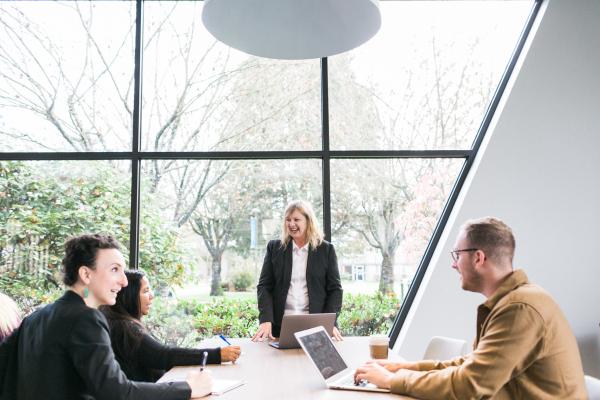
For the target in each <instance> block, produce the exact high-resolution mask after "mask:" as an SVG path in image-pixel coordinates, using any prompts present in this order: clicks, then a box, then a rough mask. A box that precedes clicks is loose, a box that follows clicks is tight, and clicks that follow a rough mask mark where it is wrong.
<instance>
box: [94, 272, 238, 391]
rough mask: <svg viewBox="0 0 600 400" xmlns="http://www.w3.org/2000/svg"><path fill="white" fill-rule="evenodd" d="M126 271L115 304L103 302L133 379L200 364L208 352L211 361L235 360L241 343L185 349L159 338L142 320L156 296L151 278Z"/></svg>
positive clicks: (112, 336) (114, 342) (125, 367)
mask: <svg viewBox="0 0 600 400" xmlns="http://www.w3.org/2000/svg"><path fill="white" fill-rule="evenodd" d="M125 275H126V276H127V281H128V282H129V284H128V285H127V287H125V288H123V289H122V290H121V291H120V292H119V294H117V301H116V303H115V304H114V305H112V306H110V307H108V306H103V307H101V311H102V312H103V313H104V315H105V316H106V319H107V320H108V326H109V328H110V341H111V344H112V348H113V351H114V352H115V357H116V358H117V361H118V362H119V364H120V365H121V369H123V372H125V375H127V377H128V378H129V379H132V380H135V381H143V382H156V381H157V380H158V379H159V378H160V377H161V376H162V375H163V374H164V373H165V370H167V369H169V368H172V367H174V366H176V365H199V364H200V363H201V361H202V356H203V353H204V352H206V353H207V354H208V358H207V362H208V363H209V364H220V363H221V362H227V361H235V360H237V358H238V357H239V356H240V347H239V346H227V347H223V348H219V347H216V348H213V349H185V348H179V347H169V346H165V345H163V344H162V343H160V342H158V341H157V340H156V339H154V338H153V337H152V335H151V334H150V333H149V332H148V330H147V329H146V327H145V326H144V325H143V324H142V321H141V318H142V317H143V316H144V315H148V313H149V311H150V306H151V304H152V299H153V298H154V295H153V294H152V289H151V288H150V283H149V282H148V278H147V277H146V274H145V273H144V272H143V271H140V270H135V271H127V272H125Z"/></svg>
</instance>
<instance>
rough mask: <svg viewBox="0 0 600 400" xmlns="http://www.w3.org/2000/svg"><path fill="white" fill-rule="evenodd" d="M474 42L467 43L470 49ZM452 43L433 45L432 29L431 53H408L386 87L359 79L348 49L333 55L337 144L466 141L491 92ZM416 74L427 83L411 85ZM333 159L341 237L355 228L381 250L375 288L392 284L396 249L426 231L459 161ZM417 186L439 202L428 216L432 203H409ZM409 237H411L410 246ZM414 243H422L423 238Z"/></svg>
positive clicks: (386, 289) (389, 288) (416, 197)
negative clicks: (410, 61) (406, 62)
mask: <svg viewBox="0 0 600 400" xmlns="http://www.w3.org/2000/svg"><path fill="white" fill-rule="evenodd" d="M476 46H477V43H473V44H472V47H471V51H472V52H474V51H475V48H476ZM451 48H452V46H439V45H438V43H437V41H436V37H435V36H433V37H432V39H431V47H430V53H429V54H427V53H423V52H417V53H415V54H414V56H413V57H412V58H411V59H413V60H415V61H414V62H415V64H417V65H418V68H417V67H416V66H415V65H414V64H413V65H407V66H406V67H405V68H406V70H405V71H402V72H400V73H398V79H399V82H397V83H396V84H394V85H390V86H389V87H388V88H381V87H377V85H376V83H374V82H370V81H368V80H367V81H366V82H365V81H363V82H362V83H358V81H357V78H356V77H355V76H354V74H353V73H352V72H351V71H352V66H351V64H352V59H351V58H350V56H348V58H346V59H344V58H343V57H344V56H338V59H337V60H336V62H337V63H338V64H339V65H338V66H337V67H338V68H337V69H338V70H339V73H338V74H336V76H335V78H336V79H335V80H334V81H333V82H332V84H331V85H332V92H334V91H335V93H337V94H336V96H337V97H339V99H338V100H337V102H338V103H339V104H341V106H340V105H338V106H337V107H338V111H339V112H340V114H341V116H338V118H337V119H332V127H331V128H330V131H331V132H343V133H344V135H343V136H341V135H339V136H337V137H335V140H337V142H336V143H337V146H340V147H342V148H362V149H371V148H381V149H415V148H431V149H439V148H445V147H448V146H450V147H459V146H461V145H464V143H465V141H466V138H468V137H472V136H473V131H472V130H473V129H475V128H476V126H477V125H475V124H476V123H477V121H478V118H479V119H480V118H481V116H482V115H481V112H482V110H484V109H485V106H486V105H487V104H488V102H489V99H490V98H491V94H492V90H493V82H492V81H491V79H489V77H482V76H481V75H480V74H478V73H477V72H478V71H479V70H480V69H482V68H481V66H480V65H479V64H478V61H477V60H475V59H472V60H469V59H467V60H466V61H465V60H456V58H454V57H450V56H449V55H448V54H446V53H445V52H446V51H449V50H451ZM427 64H431V65H429V66H428V65H427ZM420 71H421V72H420ZM420 73H421V75H419V74H420ZM423 74H425V76H423ZM428 75H429V76H428ZM415 81H421V82H428V83H429V84H430V86H428V87H427V88H426V90H417V88H416V87H415V83H414V82H415ZM336 90H337V91H336ZM474 110H475V111H474ZM366 121H368V122H366ZM337 163H338V165H337V166H336V168H335V169H333V168H332V171H333V173H332V174H333V175H332V186H333V188H332V207H333V209H332V214H333V219H334V221H336V223H335V224H334V231H335V232H337V233H338V235H339V237H341V238H342V240H343V238H344V236H349V237H350V238H352V235H349V232H350V231H354V232H356V233H358V234H359V235H360V236H361V237H362V238H363V239H364V241H365V242H366V243H367V244H368V245H369V246H371V247H372V248H374V249H376V250H377V251H378V252H379V254H380V255H381V267H380V281H379V291H380V292H382V293H390V292H393V291H394V283H395V278H394V264H395V258H396V254H397V252H398V249H399V248H400V246H401V245H402V242H403V241H404V240H405V239H406V237H407V232H408V233H409V234H410V235H415V236H417V237H420V238H422V237H423V236H426V237H427V238H429V237H430V236H431V232H432V231H433V228H434V226H435V223H436V222H437V218H438V217H439V213H440V212H441V210H442V206H441V205H442V202H443V201H444V200H445V198H446V197H447V195H448V193H449V190H450V188H451V184H452V183H453V182H454V180H455V177H456V176H457V173H458V168H457V165H456V164H455V163H453V162H452V161H451V162H439V161H436V160H434V159H429V160H428V159H419V160H408V159H406V160H403V159H393V158H389V159H380V160H353V161H352V162H351V163H352V164H351V165H350V162H347V161H345V160H343V161H339V162H337ZM356 171H360V176H361V177H360V178H356V177H355V175H356ZM335 182H344V186H345V187H343V188H342V187H335V185H336V184H335ZM423 193H429V194H431V193H435V195H436V196H438V197H437V198H435V199H431V198H430V200H431V201H432V202H434V204H436V205H438V206H439V207H437V208H436V209H435V213H434V216H433V218H432V215H431V214H432V208H431V207H416V206H415V202H418V201H421V199H422V198H423V197H424V195H423ZM409 210H410V212H408V211H409ZM419 213H420V214H419ZM423 221H426V222H427V223H423ZM415 243H416V242H415V240H412V245H413V246H414V244H415ZM420 243H421V245H422V246H423V248H424V245H425V244H426V243H427V241H425V242H424V243H423V241H421V242H420Z"/></svg>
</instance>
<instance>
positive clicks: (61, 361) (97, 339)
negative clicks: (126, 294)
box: [13, 291, 191, 400]
mask: <svg viewBox="0 0 600 400" xmlns="http://www.w3.org/2000/svg"><path fill="white" fill-rule="evenodd" d="M19 331H20V332H19V340H18V348H17V353H18V354H17V364H18V373H17V379H18V381H17V396H16V399H13V400H39V399H44V400H80V399H81V400H83V399H86V400H91V399H96V400H119V399H147V400H151V399H161V400H163V399H164V400H167V399H168V400H171V399H173V400H175V399H189V398H190V395H191V390H190V387H189V385H188V384H187V383H186V382H176V383H166V384H156V383H140V382H132V381H129V380H128V379H127V377H126V376H125V374H124V373H123V371H121V368H120V367H119V364H118V363H117V361H116V360H115V357H114V354H113V351H112V349H111V347H110V338H109V335H108V325H107V323H106V319H105V318H104V315H102V313H101V312H100V311H98V310H96V309H93V308H90V307H87V306H86V305H85V303H84V302H83V299H82V298H81V297H80V296H79V295H78V294H76V293H74V292H72V291H67V292H66V293H65V294H64V295H63V296H62V297H61V298H60V299H58V300H57V301H56V302H54V303H53V304H50V305H48V306H46V307H44V308H42V309H40V310H38V311H36V312H34V313H33V314H31V315H30V316H29V317H27V318H25V319H24V320H23V322H22V324H21V327H20V329H19Z"/></svg>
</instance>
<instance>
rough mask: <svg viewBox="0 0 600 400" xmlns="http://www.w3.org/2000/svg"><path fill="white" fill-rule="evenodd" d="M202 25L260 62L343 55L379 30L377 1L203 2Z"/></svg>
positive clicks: (267, 0) (208, 0)
mask: <svg viewBox="0 0 600 400" xmlns="http://www.w3.org/2000/svg"><path fill="white" fill-rule="evenodd" d="M202 21H203V22H204V26H206V29H208V31H209V32H210V33H212V34H213V35H214V36H215V37H216V38H217V39H218V40H220V41H221V42H223V43H225V44H227V45H229V46H231V47H233V48H236V49H238V50H241V51H243V52H246V53H249V54H253V55H256V56H260V57H268V58H278V59H287V60H300V59H308V58H321V57H327V56H331V55H334V54H338V53H342V52H344V51H348V50H350V49H353V48H355V47H357V46H360V45H361V44H363V43H364V42H366V41H367V40H369V39H370V38H371V37H373V35H375V33H377V31H378V30H379V27H380V26H381V15H380V13H379V7H377V0H204V9H203V10H202Z"/></svg>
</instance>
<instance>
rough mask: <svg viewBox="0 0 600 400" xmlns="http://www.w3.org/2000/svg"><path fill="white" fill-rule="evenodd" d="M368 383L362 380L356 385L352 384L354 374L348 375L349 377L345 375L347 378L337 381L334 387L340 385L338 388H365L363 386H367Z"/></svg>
mask: <svg viewBox="0 0 600 400" xmlns="http://www.w3.org/2000/svg"><path fill="white" fill-rule="evenodd" d="M368 383H369V382H367V381H365V380H362V381H360V383H359V384H358V385H357V384H355V383H354V374H350V375H347V376H345V377H343V378H342V379H340V380H339V381H337V382H336V385H340V386H362V387H365V386H367V384H368Z"/></svg>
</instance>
